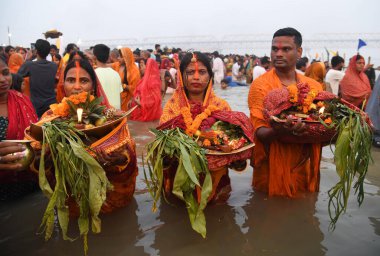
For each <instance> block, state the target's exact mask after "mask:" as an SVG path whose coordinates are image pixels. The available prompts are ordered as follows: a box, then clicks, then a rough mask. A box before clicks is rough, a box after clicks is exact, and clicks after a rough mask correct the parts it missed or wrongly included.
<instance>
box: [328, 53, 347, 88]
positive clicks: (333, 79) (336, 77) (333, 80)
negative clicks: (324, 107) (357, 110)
mask: <svg viewBox="0 0 380 256" xmlns="http://www.w3.org/2000/svg"><path fill="white" fill-rule="evenodd" d="M331 67H332V68H331V69H330V70H329V71H328V72H327V74H326V78H325V81H326V82H327V83H329V84H330V86H331V89H332V93H334V94H335V95H338V93H339V83H340V81H341V80H342V79H343V77H344V73H343V72H342V71H341V70H342V68H343V67H344V59H343V58H342V57H340V56H334V57H332V58H331Z"/></svg>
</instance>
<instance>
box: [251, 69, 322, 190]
mask: <svg viewBox="0 0 380 256" xmlns="http://www.w3.org/2000/svg"><path fill="white" fill-rule="evenodd" d="M297 81H299V82H303V83H307V84H309V86H310V88H311V90H315V91H317V92H318V91H321V90H322V87H321V85H320V84H319V83H318V82H316V81H314V80H313V79H311V78H308V77H305V76H303V75H300V74H297ZM282 86H283V85H282V84H281V81H280V79H279V78H278V76H277V75H276V72H275V69H272V70H270V71H268V72H267V73H265V74H264V75H261V76H260V77H259V78H257V79H256V80H254V81H253V83H252V85H251V89H250V91H249V95H248V105H249V110H250V115H251V121H252V124H253V127H254V129H255V133H256V131H257V130H258V129H259V128H261V127H267V128H269V127H270V123H269V122H268V121H267V119H266V118H264V114H263V111H264V107H265V106H264V99H265V97H266V96H267V95H268V93H269V92H270V91H272V90H274V89H278V88H282ZM321 151H322V146H321V144H318V143H316V144H301V143H297V144H287V143H281V142H279V141H278V140H273V141H272V142H271V144H270V145H266V144H264V143H263V142H261V140H259V139H258V138H257V137H255V147H254V149H253V161H252V162H251V164H252V165H253V168H254V172H253V181H252V183H253V186H254V188H255V189H257V190H260V191H264V192H267V193H268V194H269V195H279V196H289V197H293V196H296V195H297V192H300V191H307V192H316V191H318V190H319V179H320V177H319V175H320V174H319V169H320V161H321Z"/></svg>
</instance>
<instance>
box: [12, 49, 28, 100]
mask: <svg viewBox="0 0 380 256" xmlns="http://www.w3.org/2000/svg"><path fill="white" fill-rule="evenodd" d="M24 62H25V61H24V59H23V58H22V55H21V54H19V53H14V54H12V55H11V56H10V57H9V61H8V67H9V70H10V71H11V73H13V74H16V73H17V72H18V70H19V69H20V67H21V65H22V64H24ZM23 80H24V86H23V87H22V93H24V94H25V95H27V96H29V97H30V85H29V77H24V78H23Z"/></svg>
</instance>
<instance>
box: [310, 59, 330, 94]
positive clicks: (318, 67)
mask: <svg viewBox="0 0 380 256" xmlns="http://www.w3.org/2000/svg"><path fill="white" fill-rule="evenodd" d="M305 76H307V77H310V78H312V79H314V80H315V81H317V82H318V83H320V84H321V86H322V89H323V90H324V91H328V92H332V89H331V86H330V84H329V83H326V82H325V81H324V80H325V76H326V67H325V64H324V63H323V62H317V61H316V62H313V63H311V65H310V66H309V67H308V68H307V69H306V72H305Z"/></svg>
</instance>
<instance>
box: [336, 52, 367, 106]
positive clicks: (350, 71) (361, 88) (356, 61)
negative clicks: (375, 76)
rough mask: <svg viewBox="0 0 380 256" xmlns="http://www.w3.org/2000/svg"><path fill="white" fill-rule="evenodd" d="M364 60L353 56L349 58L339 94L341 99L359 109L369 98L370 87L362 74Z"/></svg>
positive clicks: (358, 56) (361, 57)
mask: <svg viewBox="0 0 380 256" xmlns="http://www.w3.org/2000/svg"><path fill="white" fill-rule="evenodd" d="M364 67H365V60H364V58H363V56H360V55H359V54H358V55H355V56H353V57H352V58H351V60H350V64H349V65H348V68H347V70H346V74H345V75H344V77H343V79H342V81H340V93H341V95H342V98H343V99H345V100H347V101H348V102H350V103H352V104H354V105H355V106H357V107H359V108H361V107H362V105H363V103H364V102H366V101H367V100H368V99H369V97H370V96H371V85H370V83H369V80H368V77H367V76H366V74H365V73H364Z"/></svg>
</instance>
